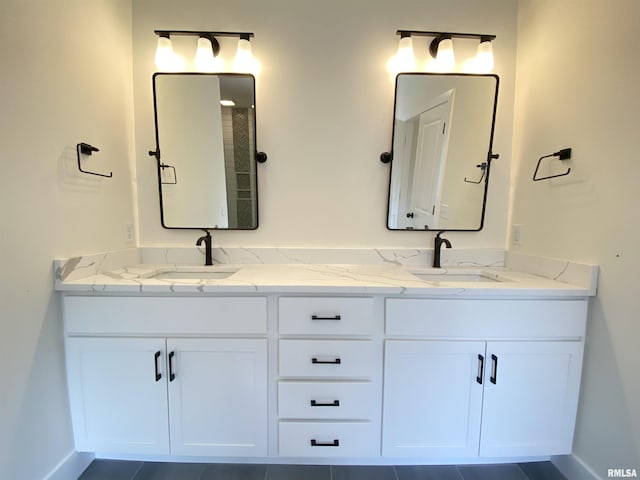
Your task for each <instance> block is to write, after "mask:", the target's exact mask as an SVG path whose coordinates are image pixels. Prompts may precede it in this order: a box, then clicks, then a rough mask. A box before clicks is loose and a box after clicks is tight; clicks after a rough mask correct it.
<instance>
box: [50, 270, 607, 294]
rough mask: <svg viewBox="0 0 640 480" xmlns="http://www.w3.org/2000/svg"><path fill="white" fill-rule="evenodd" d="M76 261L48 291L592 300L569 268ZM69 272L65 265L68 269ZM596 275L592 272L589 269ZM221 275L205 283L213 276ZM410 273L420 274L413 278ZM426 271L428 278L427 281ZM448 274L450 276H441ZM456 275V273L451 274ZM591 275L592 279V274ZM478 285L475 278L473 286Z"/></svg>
mask: <svg viewBox="0 0 640 480" xmlns="http://www.w3.org/2000/svg"><path fill="white" fill-rule="evenodd" d="M80 263H81V262H75V264H73V265H71V264H70V262H68V261H67V262H60V261H59V262H58V264H57V265H56V290H59V291H64V292H69V293H77V294H82V293H84V294H90V293H105V294H134V293H142V294H147V293H148V294H169V295H171V294H178V295H180V294H251V293H265V294H267V293H285V294H286V293H310V294H323V293H324V294H340V293H342V294H383V295H420V296H439V297H440V296H470V297H476V296H482V297H505V296H510V297H546V298H549V297H553V298H556V297H557V298H561V297H586V296H592V295H595V279H594V280H593V281H592V282H591V283H589V282H587V283H586V284H584V283H582V284H580V283H577V282H574V283H571V281H572V280H574V279H575V278H576V276H575V275H573V274H572V269H571V268H569V264H568V263H567V266H565V267H564V268H563V269H560V270H559V271H558V274H557V275H555V276H552V277H548V276H542V275H540V274H533V273H526V272H522V271H513V270H509V269H507V268H505V267H499V268H490V267H473V268H470V267H446V268H442V269H438V270H435V269H431V268H428V267H422V266H407V265H394V264H381V265H358V264H219V265H215V266H213V267H204V266H202V265H195V264H191V265H189V264H166V263H165V264H135V265H130V266H121V267H118V268H113V269H110V270H105V269H99V270H97V271H93V272H91V271H89V270H87V271H86V272H85V274H86V275H84V276H83V275H82V274H81V273H79V270H81V268H78V265H79V264H80ZM71 267H73V268H71ZM593 268H595V269H596V270H597V267H593ZM215 272H227V273H226V274H225V273H221V275H228V276H227V277H226V278H212V276H214V275H216V273H215ZM413 273H423V274H424V275H423V276H421V277H417V276H415V275H414V274H413ZM428 274H431V275H434V274H436V276H435V277H434V276H429V275H428ZM443 275H450V276H451V279H449V278H447V279H444V277H443ZM456 275H461V276H458V277H456ZM592 277H594V275H593V274H592ZM480 280H481V281H480Z"/></svg>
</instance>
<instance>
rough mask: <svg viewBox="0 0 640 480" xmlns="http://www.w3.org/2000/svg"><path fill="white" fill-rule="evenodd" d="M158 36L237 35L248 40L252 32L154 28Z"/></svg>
mask: <svg viewBox="0 0 640 480" xmlns="http://www.w3.org/2000/svg"><path fill="white" fill-rule="evenodd" d="M153 32H154V33H155V34H156V35H158V36H159V37H166V36H169V35H177V36H190V37H202V36H206V37H209V36H212V37H238V38H244V39H245V40H248V39H249V38H252V37H254V34H253V33H252V32H210V31H206V30H154V31H153Z"/></svg>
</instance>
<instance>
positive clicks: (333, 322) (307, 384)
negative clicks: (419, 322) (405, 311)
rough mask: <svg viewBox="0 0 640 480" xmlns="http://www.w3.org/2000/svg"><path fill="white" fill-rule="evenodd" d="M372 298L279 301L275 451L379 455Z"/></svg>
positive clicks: (295, 454) (283, 453)
mask: <svg viewBox="0 0 640 480" xmlns="http://www.w3.org/2000/svg"><path fill="white" fill-rule="evenodd" d="M373 318H374V301H373V299H372V298H342V297H335V298H330V297H282V298H280V299H279V330H280V335H281V337H284V338H281V339H280V341H279V360H278V372H279V381H278V417H279V427H278V430H279V435H278V438H279V441H278V444H279V455H280V456H284V457H320V456H321V457H327V456H330V457H361V456H376V455H378V454H379V449H380V447H379V444H380V441H379V438H380V433H379V430H380V428H379V417H380V385H379V379H378V378H379V372H380V371H381V366H382V352H381V348H380V346H379V345H378V344H377V343H376V342H375V341H374V340H373V339H372V338H371V337H372V335H373V331H374V321H373Z"/></svg>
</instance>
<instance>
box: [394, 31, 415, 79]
mask: <svg viewBox="0 0 640 480" xmlns="http://www.w3.org/2000/svg"><path fill="white" fill-rule="evenodd" d="M396 68H397V70H398V71H399V72H411V71H413V70H415V68H416V57H415V56H414V54H413V39H412V38H411V37H402V38H400V43H399V44H398V53H397V54H396Z"/></svg>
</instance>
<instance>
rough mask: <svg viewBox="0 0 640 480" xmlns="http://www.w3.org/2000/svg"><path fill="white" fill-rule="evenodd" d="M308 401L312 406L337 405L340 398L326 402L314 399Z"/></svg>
mask: <svg viewBox="0 0 640 480" xmlns="http://www.w3.org/2000/svg"><path fill="white" fill-rule="evenodd" d="M310 403H311V406H312V407H339V406H340V400H334V401H333V402H328V403H321V402H317V401H315V400H311V402H310Z"/></svg>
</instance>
